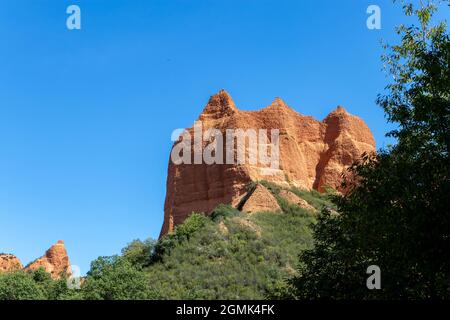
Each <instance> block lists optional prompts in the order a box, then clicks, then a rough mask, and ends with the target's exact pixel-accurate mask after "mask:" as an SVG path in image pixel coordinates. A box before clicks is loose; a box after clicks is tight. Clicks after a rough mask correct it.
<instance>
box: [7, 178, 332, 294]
mask: <svg viewBox="0 0 450 320" xmlns="http://www.w3.org/2000/svg"><path fill="white" fill-rule="evenodd" d="M261 183H263V184H264V185H265V186H267V187H268V188H269V189H270V190H271V191H272V192H273V194H274V195H275V196H276V197H277V199H278V201H279V203H280V206H281V207H282V208H283V210H284V212H283V213H273V212H260V213H255V214H251V215H248V214H244V213H242V212H239V211H237V210H236V209H234V208H232V207H230V206H228V205H219V206H218V207H217V208H216V209H215V210H214V212H213V213H212V214H211V215H210V216H209V217H206V216H204V215H201V214H195V213H194V214H192V215H191V216H190V217H189V218H188V219H187V220H186V221H185V223H183V224H181V225H178V226H177V227H176V228H175V230H174V232H173V233H172V234H168V235H166V236H164V237H162V238H161V239H159V240H158V241H152V240H147V241H139V240H135V241H133V242H131V243H130V244H129V245H128V246H127V247H126V248H124V249H123V250H122V254H121V255H117V256H112V257H100V258H98V259H97V260H95V261H94V262H92V264H91V269H90V271H89V272H88V274H87V277H86V279H85V281H84V283H83V285H82V286H81V289H80V290H70V289H67V286H66V281H65V280H60V281H53V280H51V279H50V278H49V276H48V275H46V274H45V272H43V270H40V271H39V272H32V273H26V272H23V271H20V272H14V273H7V274H3V275H0V299H263V298H265V297H267V296H268V295H277V294H278V292H283V288H284V287H285V283H286V281H285V280H286V279H287V278H289V277H292V276H293V275H295V272H296V271H295V269H296V266H297V260H298V253H299V252H301V251H303V250H305V249H307V248H311V246H312V231H311V225H312V224H314V223H315V220H316V218H315V214H314V213H313V212H311V211H307V210H304V209H301V208H299V207H298V206H296V205H292V204H288V203H286V202H285V201H283V199H282V198H280V197H279V196H278V193H279V190H280V188H279V187H278V186H276V185H273V184H270V183H268V182H261ZM292 191H294V192H296V193H299V194H301V195H302V196H303V197H304V198H306V200H307V201H308V202H309V203H310V204H311V205H312V206H315V207H318V208H319V207H321V206H322V205H323V204H327V205H330V204H329V202H327V200H326V199H327V196H326V195H320V194H318V193H317V192H315V191H313V192H309V191H302V190H298V189H292Z"/></svg>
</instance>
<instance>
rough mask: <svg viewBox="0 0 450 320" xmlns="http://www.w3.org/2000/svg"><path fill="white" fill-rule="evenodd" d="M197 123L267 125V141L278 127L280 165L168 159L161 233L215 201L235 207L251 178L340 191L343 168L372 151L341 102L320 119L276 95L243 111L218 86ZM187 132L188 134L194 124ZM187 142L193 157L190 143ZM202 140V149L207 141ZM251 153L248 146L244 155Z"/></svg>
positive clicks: (367, 134)
mask: <svg viewBox="0 0 450 320" xmlns="http://www.w3.org/2000/svg"><path fill="white" fill-rule="evenodd" d="M197 121H201V123H202V130H203V132H205V131H207V130H208V129H211V128H214V129H218V130H220V131H221V132H222V133H225V131H226V130H227V129H243V130H247V129H255V130H259V129H266V130H267V138H268V141H270V139H271V137H270V132H271V130H273V129H278V130H279V166H278V168H277V169H272V168H271V169H270V174H268V173H267V172H268V171H267V169H268V168H267V167H268V166H267V165H263V164H260V163H257V164H249V163H248V162H245V163H244V164H206V163H204V162H203V163H201V164H194V161H192V164H186V163H183V164H174V163H173V162H172V161H169V168H168V177H167V188H166V200H165V205H164V223H163V226H162V229H161V235H164V234H166V233H167V232H170V231H171V230H172V229H173V227H174V226H175V225H177V224H180V223H182V222H183V221H184V220H185V219H186V217H187V216H188V215H189V214H191V213H192V212H204V213H206V214H208V213H210V212H211V211H212V210H213V209H214V208H215V207H216V206H217V205H218V204H220V203H224V204H231V205H234V206H236V205H237V204H238V203H239V201H240V200H241V199H242V197H243V196H244V195H245V194H246V192H247V189H246V186H247V185H248V184H249V182H252V181H258V180H267V181H271V182H275V183H277V184H280V185H285V186H287V185H293V186H296V187H300V188H304V189H316V190H319V191H323V189H324V187H327V186H328V187H331V188H334V189H337V190H340V184H341V180H342V177H341V174H342V173H343V171H344V170H345V169H346V168H347V167H348V166H350V165H351V164H352V163H353V162H354V161H355V160H357V159H358V158H359V157H360V156H361V154H362V153H364V152H373V151H375V141H374V138H373V136H372V133H371V131H370V129H369V128H368V127H367V125H366V124H365V123H364V121H363V120H361V119H360V118H358V117H356V116H353V115H351V114H349V113H348V112H347V111H346V110H345V109H344V108H342V107H340V106H339V107H337V108H336V109H335V110H333V111H332V112H331V113H330V114H329V115H328V116H327V117H326V118H325V119H324V120H323V121H318V120H316V119H314V118H313V117H310V116H305V115H302V114H300V113H298V112H296V111H295V110H293V109H292V108H290V107H289V106H288V105H287V104H286V103H284V101H283V100H281V99H279V98H277V99H275V100H274V101H273V102H272V104H270V105H269V106H267V107H265V108H263V109H260V110H257V111H243V110H239V109H238V108H237V107H236V105H235V104H234V102H233V100H232V98H231V97H230V95H229V94H228V93H227V92H225V91H224V90H222V91H220V92H219V93H217V94H215V95H214V96H212V97H211V98H210V100H209V102H208V104H207V105H206V107H205V108H204V110H203V112H202V113H201V114H200V116H199V118H198V120H197ZM187 131H188V132H189V133H190V134H191V135H193V132H194V128H190V129H188V130H187ZM180 139H181V138H180ZM211 141H212V140H211ZM208 142H210V141H208ZM191 143H192V148H191V150H192V154H191V158H192V159H194V150H195V147H194V144H195V142H194V141H193V140H192V141H191ZM258 143H259V141H258ZM202 144H203V147H205V146H206V145H207V142H202ZM175 145H176V143H175V144H174V146H175ZM224 148H225V146H224ZM234 148H235V149H236V145H235V146H234ZM251 151H252V150H251V146H248V150H245V154H246V155H248V154H249V153H250V152H251ZM253 151H255V150H253Z"/></svg>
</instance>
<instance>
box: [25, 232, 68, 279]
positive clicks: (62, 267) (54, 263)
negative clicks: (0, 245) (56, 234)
mask: <svg viewBox="0 0 450 320" xmlns="http://www.w3.org/2000/svg"><path fill="white" fill-rule="evenodd" d="M41 267H43V268H44V270H45V271H46V272H48V273H49V274H50V275H51V277H52V278H53V279H59V278H61V277H64V276H70V275H71V274H72V270H71V268H70V260H69V256H68V255H67V251H66V248H65V246H64V241H62V240H59V241H58V242H57V243H56V244H54V245H53V246H51V247H50V249H48V250H47V251H46V252H45V254H44V255H43V256H42V257H40V258H38V259H36V260H34V261H33V262H31V263H30V264H29V265H27V266H26V267H25V270H36V269H39V268H41Z"/></svg>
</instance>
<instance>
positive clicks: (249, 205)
mask: <svg viewBox="0 0 450 320" xmlns="http://www.w3.org/2000/svg"><path fill="white" fill-rule="evenodd" d="M262 211H272V212H277V211H281V208H280V206H279V205H278V202H277V199H275V197H274V196H273V195H272V193H270V191H269V190H267V189H266V188H265V187H264V186H262V185H260V184H258V185H257V186H256V187H255V190H253V192H251V194H250V195H249V197H248V199H247V200H246V201H245V203H244V205H243V206H242V212H246V213H255V212H262Z"/></svg>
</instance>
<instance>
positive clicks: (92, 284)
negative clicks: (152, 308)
mask: <svg viewBox="0 0 450 320" xmlns="http://www.w3.org/2000/svg"><path fill="white" fill-rule="evenodd" d="M82 293H83V297H84V298H85V299H87V300H143V299H150V298H151V297H152V294H151V292H150V290H149V288H148V278H147V276H146V274H145V273H143V272H142V271H140V270H139V269H138V268H136V267H134V266H133V265H132V263H131V262H130V261H128V260H127V259H125V258H123V257H119V256H112V257H100V258H98V259H97V260H95V261H93V262H92V263H91V269H90V271H89V272H88V274H87V278H86V281H85V283H84V285H83V286H82Z"/></svg>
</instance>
